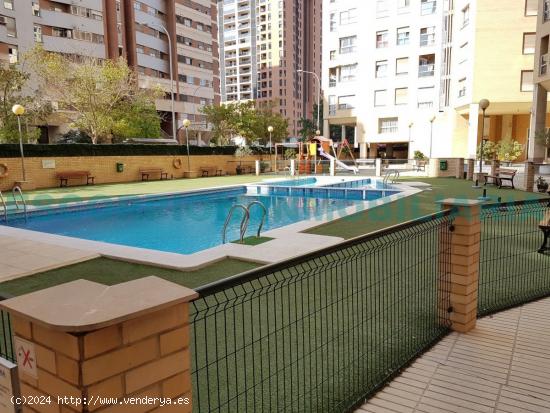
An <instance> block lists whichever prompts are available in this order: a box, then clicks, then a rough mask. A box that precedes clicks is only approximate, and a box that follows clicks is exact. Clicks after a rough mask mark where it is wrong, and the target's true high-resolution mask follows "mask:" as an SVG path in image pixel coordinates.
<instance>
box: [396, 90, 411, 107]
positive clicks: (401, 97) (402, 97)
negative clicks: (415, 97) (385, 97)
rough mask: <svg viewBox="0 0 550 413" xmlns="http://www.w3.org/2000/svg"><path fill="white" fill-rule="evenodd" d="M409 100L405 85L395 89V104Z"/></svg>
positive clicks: (401, 103) (405, 102) (402, 103)
mask: <svg viewBox="0 0 550 413" xmlns="http://www.w3.org/2000/svg"><path fill="white" fill-rule="evenodd" d="M408 100H409V89H408V88H406V87H402V88H397V89H395V104H396V105H406V104H407V103H408Z"/></svg>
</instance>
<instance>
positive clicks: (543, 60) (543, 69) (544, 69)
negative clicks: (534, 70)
mask: <svg viewBox="0 0 550 413" xmlns="http://www.w3.org/2000/svg"><path fill="white" fill-rule="evenodd" d="M549 58H550V55H549V54H548V53H547V54H543V55H542V56H541V57H540V69H539V73H540V75H541V76H543V75H546V74H547V73H548V59H549Z"/></svg>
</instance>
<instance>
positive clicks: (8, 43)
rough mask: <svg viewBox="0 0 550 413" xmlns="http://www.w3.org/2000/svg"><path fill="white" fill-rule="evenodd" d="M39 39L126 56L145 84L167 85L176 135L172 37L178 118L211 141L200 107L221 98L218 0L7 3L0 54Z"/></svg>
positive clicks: (166, 113)
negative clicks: (173, 102) (172, 90)
mask: <svg viewBox="0 0 550 413" xmlns="http://www.w3.org/2000/svg"><path fill="white" fill-rule="evenodd" d="M168 36H169V37H168ZM169 40H170V41H169ZM37 43H41V44H42V45H43V47H44V49H45V50H48V51H52V52H59V53H66V54H80V55H85V56H93V57H96V58H99V59H106V58H118V57H119V56H123V57H125V58H126V59H127V60H128V63H129V65H130V66H132V67H134V68H135V70H136V71H137V73H138V78H139V82H140V86H141V87H153V86H157V85H160V86H161V87H162V88H163V89H164V90H165V91H166V96H165V98H164V99H159V100H158V101H157V109H158V111H159V112H160V113H161V114H162V118H163V129H164V130H165V132H166V136H171V135H172V126H171V124H172V120H171V100H170V93H171V85H170V74H171V70H170V64H169V61H170V50H169V44H171V46H172V51H171V55H172V57H173V64H172V74H173V77H174V95H175V96H174V98H175V101H176V103H175V112H176V118H177V121H178V122H179V123H180V124H181V121H182V120H183V119H185V118H188V119H190V120H191V121H192V122H193V129H194V130H196V133H195V134H193V136H194V137H195V139H196V140H197V141H199V142H202V143H207V140H208V133H207V129H208V128H207V125H206V124H205V121H204V117H203V116H202V115H200V113H199V109H200V107H201V106H202V105H205V104H212V103H216V102H219V98H220V96H219V59H218V44H217V7H216V2H215V1H212V0H176V1H169V0H141V1H137V0H114V1H104V0H79V1H70V0H56V1H53V0H17V1H15V0H6V1H2V2H0V60H7V61H10V62H16V61H17V60H18V59H19V58H20V55H21V54H22V53H24V52H25V51H26V50H29V49H31V48H32V47H34V45H35V44H37ZM65 130H66V125H61V124H58V125H55V124H54V125H50V127H49V132H50V135H58V134H59V133H62V132H64V131H65ZM203 135H204V136H203ZM51 138H53V136H52V137H51Z"/></svg>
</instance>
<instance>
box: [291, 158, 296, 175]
mask: <svg viewBox="0 0 550 413" xmlns="http://www.w3.org/2000/svg"><path fill="white" fill-rule="evenodd" d="M295 175H296V159H291V160H290V176H295Z"/></svg>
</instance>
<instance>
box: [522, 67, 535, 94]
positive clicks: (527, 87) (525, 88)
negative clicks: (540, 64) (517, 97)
mask: <svg viewBox="0 0 550 413" xmlns="http://www.w3.org/2000/svg"><path fill="white" fill-rule="evenodd" d="M521 91H522V92H532V91H533V71H532V70H522V71H521Z"/></svg>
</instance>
